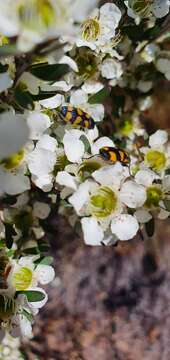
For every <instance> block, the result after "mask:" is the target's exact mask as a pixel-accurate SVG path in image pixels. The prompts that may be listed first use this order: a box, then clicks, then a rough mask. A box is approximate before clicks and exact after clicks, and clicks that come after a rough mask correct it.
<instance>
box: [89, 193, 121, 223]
mask: <svg viewBox="0 0 170 360" xmlns="http://www.w3.org/2000/svg"><path fill="white" fill-rule="evenodd" d="M116 206H117V196H116V194H115V193H114V192H113V191H112V190H111V189H110V188H109V187H107V186H101V187H100V188H99V190H98V191H97V192H96V194H94V195H92V196H91V198H90V204H89V208H90V212H91V214H92V215H94V216H96V217H97V218H105V217H107V216H109V215H111V214H112V212H113V211H114V210H115V209H116Z"/></svg>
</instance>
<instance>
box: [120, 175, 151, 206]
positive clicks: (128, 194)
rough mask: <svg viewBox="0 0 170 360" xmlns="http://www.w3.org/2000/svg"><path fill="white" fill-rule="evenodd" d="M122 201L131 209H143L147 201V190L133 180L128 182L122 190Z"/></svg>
mask: <svg viewBox="0 0 170 360" xmlns="http://www.w3.org/2000/svg"><path fill="white" fill-rule="evenodd" d="M120 199H121V201H122V202H123V203H124V204H126V205H127V206H128V207H130V208H138V207H141V206H142V205H143V204H144V202H145V201H146V191H145V188H144V187H143V186H141V185H138V184H137V183H136V182H135V181H133V180H129V181H126V182H125V183H124V184H123V185H122V188H121V190H120Z"/></svg>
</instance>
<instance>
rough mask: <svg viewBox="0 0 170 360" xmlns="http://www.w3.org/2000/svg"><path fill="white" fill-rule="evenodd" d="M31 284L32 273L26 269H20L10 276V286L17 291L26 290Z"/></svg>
mask: <svg viewBox="0 0 170 360" xmlns="http://www.w3.org/2000/svg"><path fill="white" fill-rule="evenodd" d="M31 282H32V271H31V270H30V269H28V268H27V267H22V268H21V269H20V270H19V271H17V272H15V273H14V274H13V276H12V284H13V286H14V287H15V289H16V290H17V291H21V290H26V289H28V287H29V286H30V285H31Z"/></svg>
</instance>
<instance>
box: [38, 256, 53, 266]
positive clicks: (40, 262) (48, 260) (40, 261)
mask: <svg viewBox="0 0 170 360" xmlns="http://www.w3.org/2000/svg"><path fill="white" fill-rule="evenodd" d="M52 262H53V257H52V256H44V257H43V258H40V259H37V260H35V261H34V263H35V264H36V265H51V264H52Z"/></svg>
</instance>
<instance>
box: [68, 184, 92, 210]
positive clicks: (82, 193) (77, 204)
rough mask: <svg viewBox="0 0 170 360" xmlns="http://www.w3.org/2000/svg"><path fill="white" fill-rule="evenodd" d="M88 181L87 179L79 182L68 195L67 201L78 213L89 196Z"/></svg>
mask: <svg viewBox="0 0 170 360" xmlns="http://www.w3.org/2000/svg"><path fill="white" fill-rule="evenodd" d="M89 191H90V182H89V181H88V180H87V181H85V182H84V183H82V184H80V186H79V188H78V189H77V190H76V191H75V192H74V194H73V195H72V196H70V197H69V202H70V204H71V205H73V207H74V209H75V211H76V212H77V214H78V215H80V214H81V213H82V212H83V207H84V206H85V205H86V204H87V202H88V200H89V197H90V193H89Z"/></svg>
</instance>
